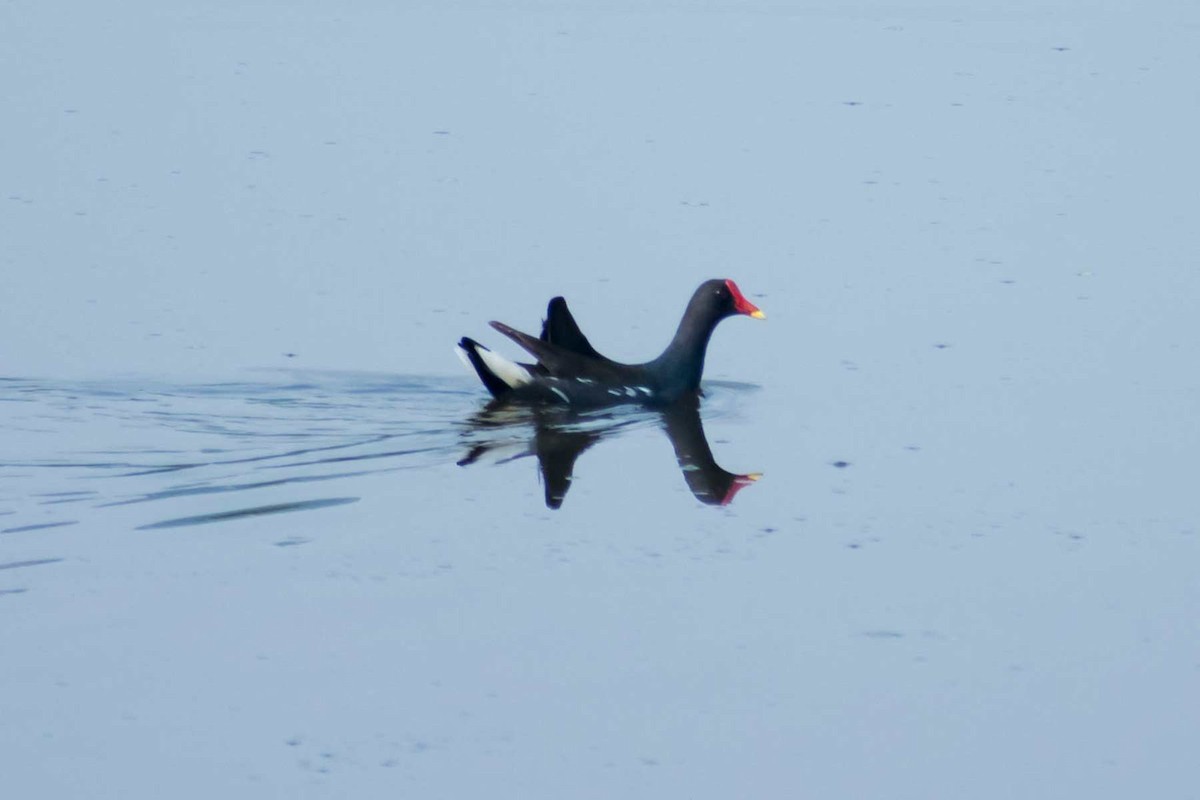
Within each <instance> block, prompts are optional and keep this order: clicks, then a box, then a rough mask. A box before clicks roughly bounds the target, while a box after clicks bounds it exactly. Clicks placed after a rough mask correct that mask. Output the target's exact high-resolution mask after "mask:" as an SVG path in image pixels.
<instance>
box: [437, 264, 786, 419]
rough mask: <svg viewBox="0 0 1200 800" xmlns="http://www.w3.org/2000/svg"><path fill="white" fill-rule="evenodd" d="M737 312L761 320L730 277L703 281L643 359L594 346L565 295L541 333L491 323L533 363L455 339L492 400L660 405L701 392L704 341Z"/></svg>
mask: <svg viewBox="0 0 1200 800" xmlns="http://www.w3.org/2000/svg"><path fill="white" fill-rule="evenodd" d="M736 314H745V315H746V316H749V317H754V318H755V319H766V314H764V313H763V312H762V311H760V310H759V309H758V307H757V306H755V305H754V304H753V303H751V302H750V301H749V300H747V299H746V297H745V295H743V294H742V292H741V290H740V289H738V287H737V284H735V283H734V282H733V281H731V280H721V279H715V280H710V281H705V282H704V283H702V284H700V287H699V288H698V289H696V292H695V294H693V295H692V299H691V300H690V301H689V302H688V305H687V308H686V309H684V312H683V319H682V320H680V322H679V329H678V330H676V331H675V337H674V338H673V339H671V343H670V344H668V345H667V349H666V350H664V351H663V352H662V355H660V356H659V357H658V358H656V359H654V360H653V361H647V362H645V363H644V364H621V363H618V362H616V361H613V360H611V359H609V358H605V357H604V356H602V355H600V353H598V352H597V351H596V349H595V348H594V347H592V344H591V342H589V341H588V340H587V337H586V336H584V335H583V332H582V331H581V330H579V325H578V324H576V322H575V318H574V317H573V316H571V312H570V310H569V309H568V308H567V301H566V300H564V299H563V298H561V297H555V298H554V299H553V300H551V301H550V305H549V306H548V307H547V309H546V319H545V321H543V323H542V335H541V336H540V337H538V338H534V337H533V336H530V335H529V334H527V333H522V332H521V331H518V330H515V329H513V328H510V327H509V326H508V325H505V324H504V323H502V322H492V323H491V325H492V327H493V328H495V329H496V330H498V331H500V332H501V333H503V334H504V335H505V336H507V337H509V338H510V339H512V340H513V341H515V342H516V343H517V344H519V345H521V347H523V348H525V350H527V351H529V353H530V354H531V355H533V356H534V357H535V358H536V359H537V363H534V364H519V363H517V362H515V361H509V360H508V359H507V358H504V357H503V356H500V355H497V354H496V353H493V352H492V351H491V350H489V349H487V348H486V347H484V346H483V345H481V344H479V343H478V342H476V341H475V340H474V339H470V338H467V337H463V338H462V339H461V340H460V341H459V343H458V352H459V355H460V357H462V359H463V360H464V361H465V362H466V363H467V364H468V365H470V366H471V367H472V368H473V369H474V370H475V372H476V373H477V374H478V375H479V379H480V380H482V381H483V385H484V386H486V387H487V390H488V391H489V392H491V393H492V396H493V397H495V398H496V399H497V400H502V401H505V402H528V403H553V404H559V405H562V404H566V405H572V406H598V405H610V404H613V403H645V404H650V405H663V404H668V403H673V402H675V401H676V400H678V399H679V398H681V397H685V396H687V395H693V396H694V395H695V394H696V393H697V392H698V390H699V388H700V376H701V374H702V373H703V372H704V354H705V351H706V350H707V349H708V340H709V338H710V337H711V336H712V332H713V330H714V329H715V328H716V327H717V323H719V322H720V321H721V320H723V319H725V318H726V317H732V316H734V315H736Z"/></svg>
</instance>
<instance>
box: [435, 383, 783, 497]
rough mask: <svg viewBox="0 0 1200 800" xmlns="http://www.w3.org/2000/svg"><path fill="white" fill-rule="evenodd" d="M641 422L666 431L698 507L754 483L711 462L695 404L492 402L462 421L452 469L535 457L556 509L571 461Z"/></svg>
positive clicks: (752, 476) (752, 477)
mask: <svg viewBox="0 0 1200 800" xmlns="http://www.w3.org/2000/svg"><path fill="white" fill-rule="evenodd" d="M647 422H657V423H658V426H659V427H661V428H662V430H663V431H665V432H666V434H667V438H668V439H670V441H671V446H672V447H673V448H674V449H675V460H676V461H677V462H678V464H679V469H680V471H681V472H682V473H683V479H684V480H685V481H686V482H687V486H688V489H690V490H691V492H692V494H693V495H695V497H696V499H697V500H699V501H700V502H702V503H705V504H707V505H715V506H724V505H728V504H729V503H731V502H733V498H734V496H735V495H736V494H737V493H738V491H739V490H741V489H742V488H743V487H745V486H748V485H750V484H751V483H753V482H754V481H756V480H758V479H759V478H760V477H761V474H760V473H748V474H737V473H733V472H728V471H726V470H724V469H722V468H721V467H720V466H719V465H718V464H717V462H716V460H715V459H714V458H713V454H712V448H710V447H709V445H708V439H707V438H706V437H705V435H704V425H703V424H702V423H701V421H700V404H699V400H698V399H693V398H688V399H686V400H684V401H680V402H677V403H674V404H672V405H671V406H668V407H666V408H663V409H656V410H646V409H640V410H637V411H630V410H627V409H626V410H620V411H610V412H605V413H600V412H591V413H586V414H584V413H577V412H571V411H568V410H566V409H563V408H561V407H538V406H517V405H505V404H502V403H492V404H490V405H488V407H487V408H485V409H483V410H482V411H480V412H478V413H476V414H474V415H472V416H471V417H470V418H469V419H468V420H467V421H466V423H465V424H466V430H465V431H464V432H463V437H464V439H466V440H467V446H468V447H469V449H468V451H467V454H466V455H465V456H464V457H463V458H461V459H460V460H459V461H458V465H459V466H467V465H469V464H474V463H475V462H477V461H479V460H480V459H482V458H484V457H485V456H488V457H492V458H495V459H496V460H497V461H498V462H499V463H504V462H508V461H514V460H517V459H520V458H525V457H528V456H536V457H537V460H538V468H539V470H540V472H541V478H542V486H543V488H544V489H545V493H546V506H547V507H548V508H552V509H554V508H559V507H560V506H562V504H563V499H564V498H565V497H566V495H567V491H568V490H569V489H570V488H571V480H572V478H573V476H574V472H575V462H576V461H577V460H578V459H579V456H581V455H582V454H583V453H584V451H586V450H587V449H589V448H590V447H592V446H593V445H595V444H596V443H597V442H599V441H601V440H603V439H606V438H609V437H612V436H615V435H617V434H619V433H621V432H622V431H624V430H626V429H629V428H632V427H644V426H645V425H646V424H647ZM531 429H532V436H530V433H531Z"/></svg>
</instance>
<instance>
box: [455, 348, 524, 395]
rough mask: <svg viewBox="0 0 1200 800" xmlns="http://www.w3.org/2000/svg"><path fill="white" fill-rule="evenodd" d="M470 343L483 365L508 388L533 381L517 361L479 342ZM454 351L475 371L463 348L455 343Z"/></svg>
mask: <svg viewBox="0 0 1200 800" xmlns="http://www.w3.org/2000/svg"><path fill="white" fill-rule="evenodd" d="M472 344H473V345H474V349H475V353H476V355H478V356H479V359H480V361H482V362H483V365H484V367H486V368H487V370H488V371H489V372H491V373H492V374H493V375H495V376H496V377H497V378H499V379H500V380H501V381H503V382H504V383H505V384H506V385H507V386H508V387H509V388H510V389H515V388H516V387H518V386H524V385H525V384H527V383H532V382H533V376H532V375H530V374H529V370H527V369H525V368H524V367H522V366H521V365H520V364H518V363H517V362H515V361H509V360H508V359H507V358H505V357H504V356H502V355H497V354H496V353H493V352H492V351H491V350H488V349H487V348H486V347H484V346H483V345H481V344H478V343H475V342H472ZM454 352H455V353H456V354H457V355H458V357H459V360H461V361H462V362H463V363H464V364H466V365H467V367H468V368H469V369H470V370H471V371H472V372H475V371H476V370H475V365H474V364H472V363H471V357H470V355H468V354H467V351H466V349H465V348H463V347H461V346H457V345H456V346H455V348H454Z"/></svg>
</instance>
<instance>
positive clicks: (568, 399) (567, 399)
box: [550, 386, 571, 403]
mask: <svg viewBox="0 0 1200 800" xmlns="http://www.w3.org/2000/svg"><path fill="white" fill-rule="evenodd" d="M550 391H552V392H554V393H555V394H556V395H558V396H559V397H561V398H562V399H563V402H564V403H570V402H571V398H569V397H567V396H566V395H565V394H563V392H562V391H561V390H560V389H555V388H554V387H553V386H551V387H550Z"/></svg>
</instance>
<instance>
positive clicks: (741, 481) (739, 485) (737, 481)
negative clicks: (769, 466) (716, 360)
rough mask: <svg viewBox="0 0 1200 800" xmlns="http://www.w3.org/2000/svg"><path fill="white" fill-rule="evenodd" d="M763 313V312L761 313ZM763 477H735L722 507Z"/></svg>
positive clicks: (756, 474) (722, 502)
mask: <svg viewBox="0 0 1200 800" xmlns="http://www.w3.org/2000/svg"><path fill="white" fill-rule="evenodd" d="M760 313H761V312H760ZM761 477H762V473H761V472H751V473H750V474H748V475H734V476H733V483H731V484H729V491H728V492H726V493H725V497H724V498H723V499H722V500H721V505H723V506H727V505H729V504H730V503H732V502H733V498H734V497H735V496H736V495H737V493H738V492H740V491H741V490H742V489H744V488H745V487H747V486H749V485H750V484H752V483H754V482H755V481H756V480H758V479H759V478H761Z"/></svg>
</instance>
